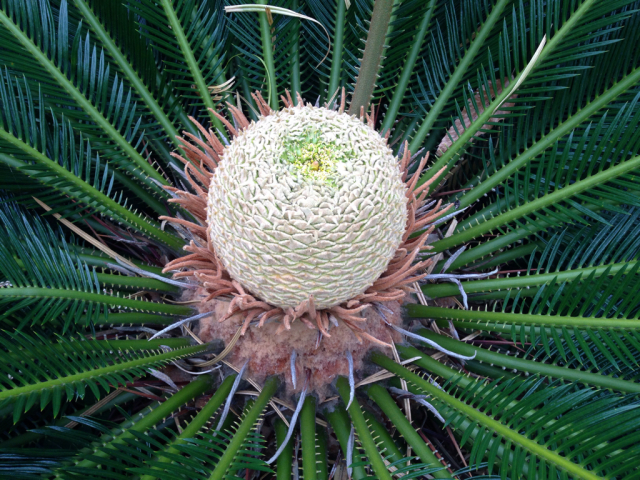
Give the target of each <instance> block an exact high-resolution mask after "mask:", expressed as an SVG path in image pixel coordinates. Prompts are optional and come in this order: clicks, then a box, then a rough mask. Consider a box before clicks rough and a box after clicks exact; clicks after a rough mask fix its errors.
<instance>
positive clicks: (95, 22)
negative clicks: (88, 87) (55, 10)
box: [74, 0, 180, 147]
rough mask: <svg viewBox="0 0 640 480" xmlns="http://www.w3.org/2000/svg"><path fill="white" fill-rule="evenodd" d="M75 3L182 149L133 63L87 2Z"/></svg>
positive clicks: (155, 116)
mask: <svg viewBox="0 0 640 480" xmlns="http://www.w3.org/2000/svg"><path fill="white" fill-rule="evenodd" d="M74 3H75V5H76V7H77V8H78V10H79V11H80V13H82V16H83V17H84V19H85V20H86V21H87V22H88V23H89V25H90V26H91V28H92V29H93V31H94V32H95V34H96V35H97V37H98V39H99V40H100V43H101V45H102V46H103V47H104V48H105V49H106V50H107V51H108V52H109V54H110V55H111V56H112V57H113V59H114V60H115V62H116V63H117V64H118V67H119V68H121V69H122V71H123V72H124V74H125V75H126V77H127V79H128V80H129V82H131V85H132V86H133V88H134V89H135V91H136V94H137V95H139V96H140V98H141V99H142V101H143V102H144V104H145V105H146V106H147V108H148V109H149V111H150V112H151V114H152V115H153V116H154V118H155V119H156V120H157V121H158V123H159V124H160V125H161V126H162V128H163V129H164V131H165V133H166V135H167V136H168V137H169V139H170V141H171V142H173V144H174V145H175V146H176V147H180V142H178V140H177V139H176V137H177V136H178V130H176V128H175V127H174V126H173V123H172V122H171V120H170V119H169V117H167V115H166V114H165V113H164V110H163V109H162V107H161V106H160V104H158V102H157V101H156V99H155V97H154V96H153V94H152V93H151V92H150V91H149V89H148V88H147V85H146V84H145V83H144V82H143V81H142V79H141V78H140V77H139V76H138V73H137V72H136V70H135V68H133V66H132V65H131V63H130V62H129V61H128V60H127V58H126V57H125V55H124V54H123V53H122V51H121V50H120V49H119V48H118V46H117V45H116V43H115V41H114V40H113V39H112V38H111V36H110V35H109V34H108V33H107V31H106V30H105V28H104V26H103V24H102V23H101V22H100V20H99V19H98V18H97V17H96V15H95V14H94V13H93V10H92V9H91V8H90V7H89V5H87V3H86V1H85V0H74Z"/></svg>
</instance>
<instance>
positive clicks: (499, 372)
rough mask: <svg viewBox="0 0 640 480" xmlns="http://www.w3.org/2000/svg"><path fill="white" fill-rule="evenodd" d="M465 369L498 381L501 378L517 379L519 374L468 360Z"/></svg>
mask: <svg viewBox="0 0 640 480" xmlns="http://www.w3.org/2000/svg"><path fill="white" fill-rule="evenodd" d="M465 368H466V369H467V370H469V371H470V372H472V373H475V374H476V375H481V376H483V377H488V378H492V379H494V380H497V379H499V378H517V377H518V374H517V373H513V372H512V371H509V370H506V369H503V368H498V367H492V366H491V365H487V364H486V363H482V362H476V361H475V360H466V361H465Z"/></svg>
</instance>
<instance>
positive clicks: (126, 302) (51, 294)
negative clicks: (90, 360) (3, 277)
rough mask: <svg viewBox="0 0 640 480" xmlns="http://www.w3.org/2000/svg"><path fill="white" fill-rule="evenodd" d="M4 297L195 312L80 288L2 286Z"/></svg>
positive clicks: (172, 311)
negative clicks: (79, 289)
mask: <svg viewBox="0 0 640 480" xmlns="http://www.w3.org/2000/svg"><path fill="white" fill-rule="evenodd" d="M3 297H5V298H6V297H16V298H26V297H38V298H60V299H65V300H77V301H81V302H94V303H102V304H105V305H112V306H114V307H121V308H131V309H134V310H139V311H142V312H155V313H167V314H170V315H189V314H191V313H193V310H192V309H191V308H190V307H184V306H182V305H168V304H166V303H155V302H146V301H143V300H133V299H130V298H122V297H112V296H111V295H103V294H101V293H90V292H83V291H78V290H64V289H61V288H41V287H24V288H16V287H12V288H2V289H0V298H3Z"/></svg>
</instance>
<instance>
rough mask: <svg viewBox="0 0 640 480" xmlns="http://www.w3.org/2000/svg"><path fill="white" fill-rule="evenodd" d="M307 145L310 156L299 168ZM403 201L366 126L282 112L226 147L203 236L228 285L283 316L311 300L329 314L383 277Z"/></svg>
mask: <svg viewBox="0 0 640 480" xmlns="http://www.w3.org/2000/svg"><path fill="white" fill-rule="evenodd" d="M310 139H311V140H310ZM305 144H311V145H315V146H314V147H313V148H314V149H315V150H314V151H315V152H316V157H312V158H311V160H310V161H308V162H306V163H305V162H304V161H302V162H300V161H296V159H297V158H298V159H299V157H300V155H302V154H304V153H305V152H306V150H305V149H304V145H305ZM301 148H302V150H304V151H303V153H302V154H300V150H301ZM307 150H308V149H307ZM315 160H318V161H315ZM314 161H315V163H314ZM406 195H407V186H406V185H405V184H404V182H403V180H402V172H401V170H400V167H399V165H398V161H397V159H396V158H395V157H394V156H393V154H392V152H391V150H390V149H389V147H388V146H387V145H386V141H385V140H384V139H383V138H382V137H380V135H379V134H378V133H377V132H376V131H375V130H373V129H372V128H371V127H370V126H368V125H367V124H365V123H363V122H362V121H361V120H358V119H357V118H355V117H352V116H349V115H347V114H345V113H340V112H337V111H333V110H328V109H326V108H316V107H311V106H305V107H293V108H285V109H283V110H281V111H278V112H274V113H272V114H271V115H269V116H266V117H263V118H261V119H260V121H259V122H257V123H252V124H250V125H249V126H247V128H245V129H243V130H241V131H240V132H239V133H238V135H237V136H236V138H234V140H233V141H232V142H231V144H230V145H229V146H228V147H227V148H225V150H224V154H223V157H222V161H221V162H220V163H219V166H218V168H217V169H216V170H215V173H214V175H213V177H212V179H211V184H210V187H209V198H208V202H207V203H208V212H207V220H208V225H209V230H208V233H209V237H210V241H211V243H212V245H213V247H214V249H215V251H216V254H217V255H218V257H219V258H220V260H221V261H222V263H223V264H224V267H225V268H226V269H227V271H228V272H229V274H230V275H231V277H232V278H233V279H235V280H236V281H238V282H239V283H240V284H241V285H243V286H244V287H245V288H246V289H247V290H249V291H251V292H252V293H253V294H254V295H256V296H257V297H259V298H260V299H262V300H264V301H265V302H267V303H269V304H271V305H274V306H278V307H281V308H283V309H286V308H288V307H296V306H298V305H299V304H301V303H302V302H304V301H305V300H307V299H309V298H310V296H313V298H314V301H315V306H316V308H318V309H323V308H330V307H333V306H335V305H339V304H341V303H343V302H346V301H347V300H349V299H352V298H353V297H355V296H357V295H359V294H361V293H363V292H364V291H366V290H367V288H368V287H370V286H371V285H372V284H373V283H374V282H375V281H376V280H377V279H378V277H380V275H381V274H382V273H383V272H385V270H386V268H387V266H388V264H389V262H390V261H391V259H392V258H393V257H394V255H395V253H396V251H397V249H398V247H399V245H400V244H401V243H402V240H403V235H404V233H405V230H406V226H407V196H406Z"/></svg>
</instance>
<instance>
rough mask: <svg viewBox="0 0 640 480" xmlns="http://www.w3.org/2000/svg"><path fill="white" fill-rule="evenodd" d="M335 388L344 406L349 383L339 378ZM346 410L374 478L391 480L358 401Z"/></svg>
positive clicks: (347, 399)
mask: <svg viewBox="0 0 640 480" xmlns="http://www.w3.org/2000/svg"><path fill="white" fill-rule="evenodd" d="M336 386H337V387H338V392H339V393H340V396H341V397H342V401H343V402H345V404H346V403H347V402H348V401H349V392H350V388H349V381H348V380H347V379H346V378H344V377H340V378H339V379H338V383H337V385H336ZM348 410H349V416H350V417H351V421H352V422H353V426H354V427H355V429H356V434H357V435H358V440H360V444H361V445H362V448H363V449H364V452H365V454H366V455H367V459H368V460H369V462H370V463H371V468H372V469H373V472H374V473H375V478H376V479H378V480H392V479H391V474H390V473H389V470H387V466H386V465H385V464H384V460H383V459H382V457H381V456H380V452H379V451H378V447H377V446H376V442H375V440H374V439H373V437H372V436H371V432H370V431H369V427H368V426H367V421H366V420H365V418H364V415H363V414H362V409H361V407H360V403H359V402H358V400H356V399H354V400H353V402H351V405H350V406H349V409H348Z"/></svg>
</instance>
